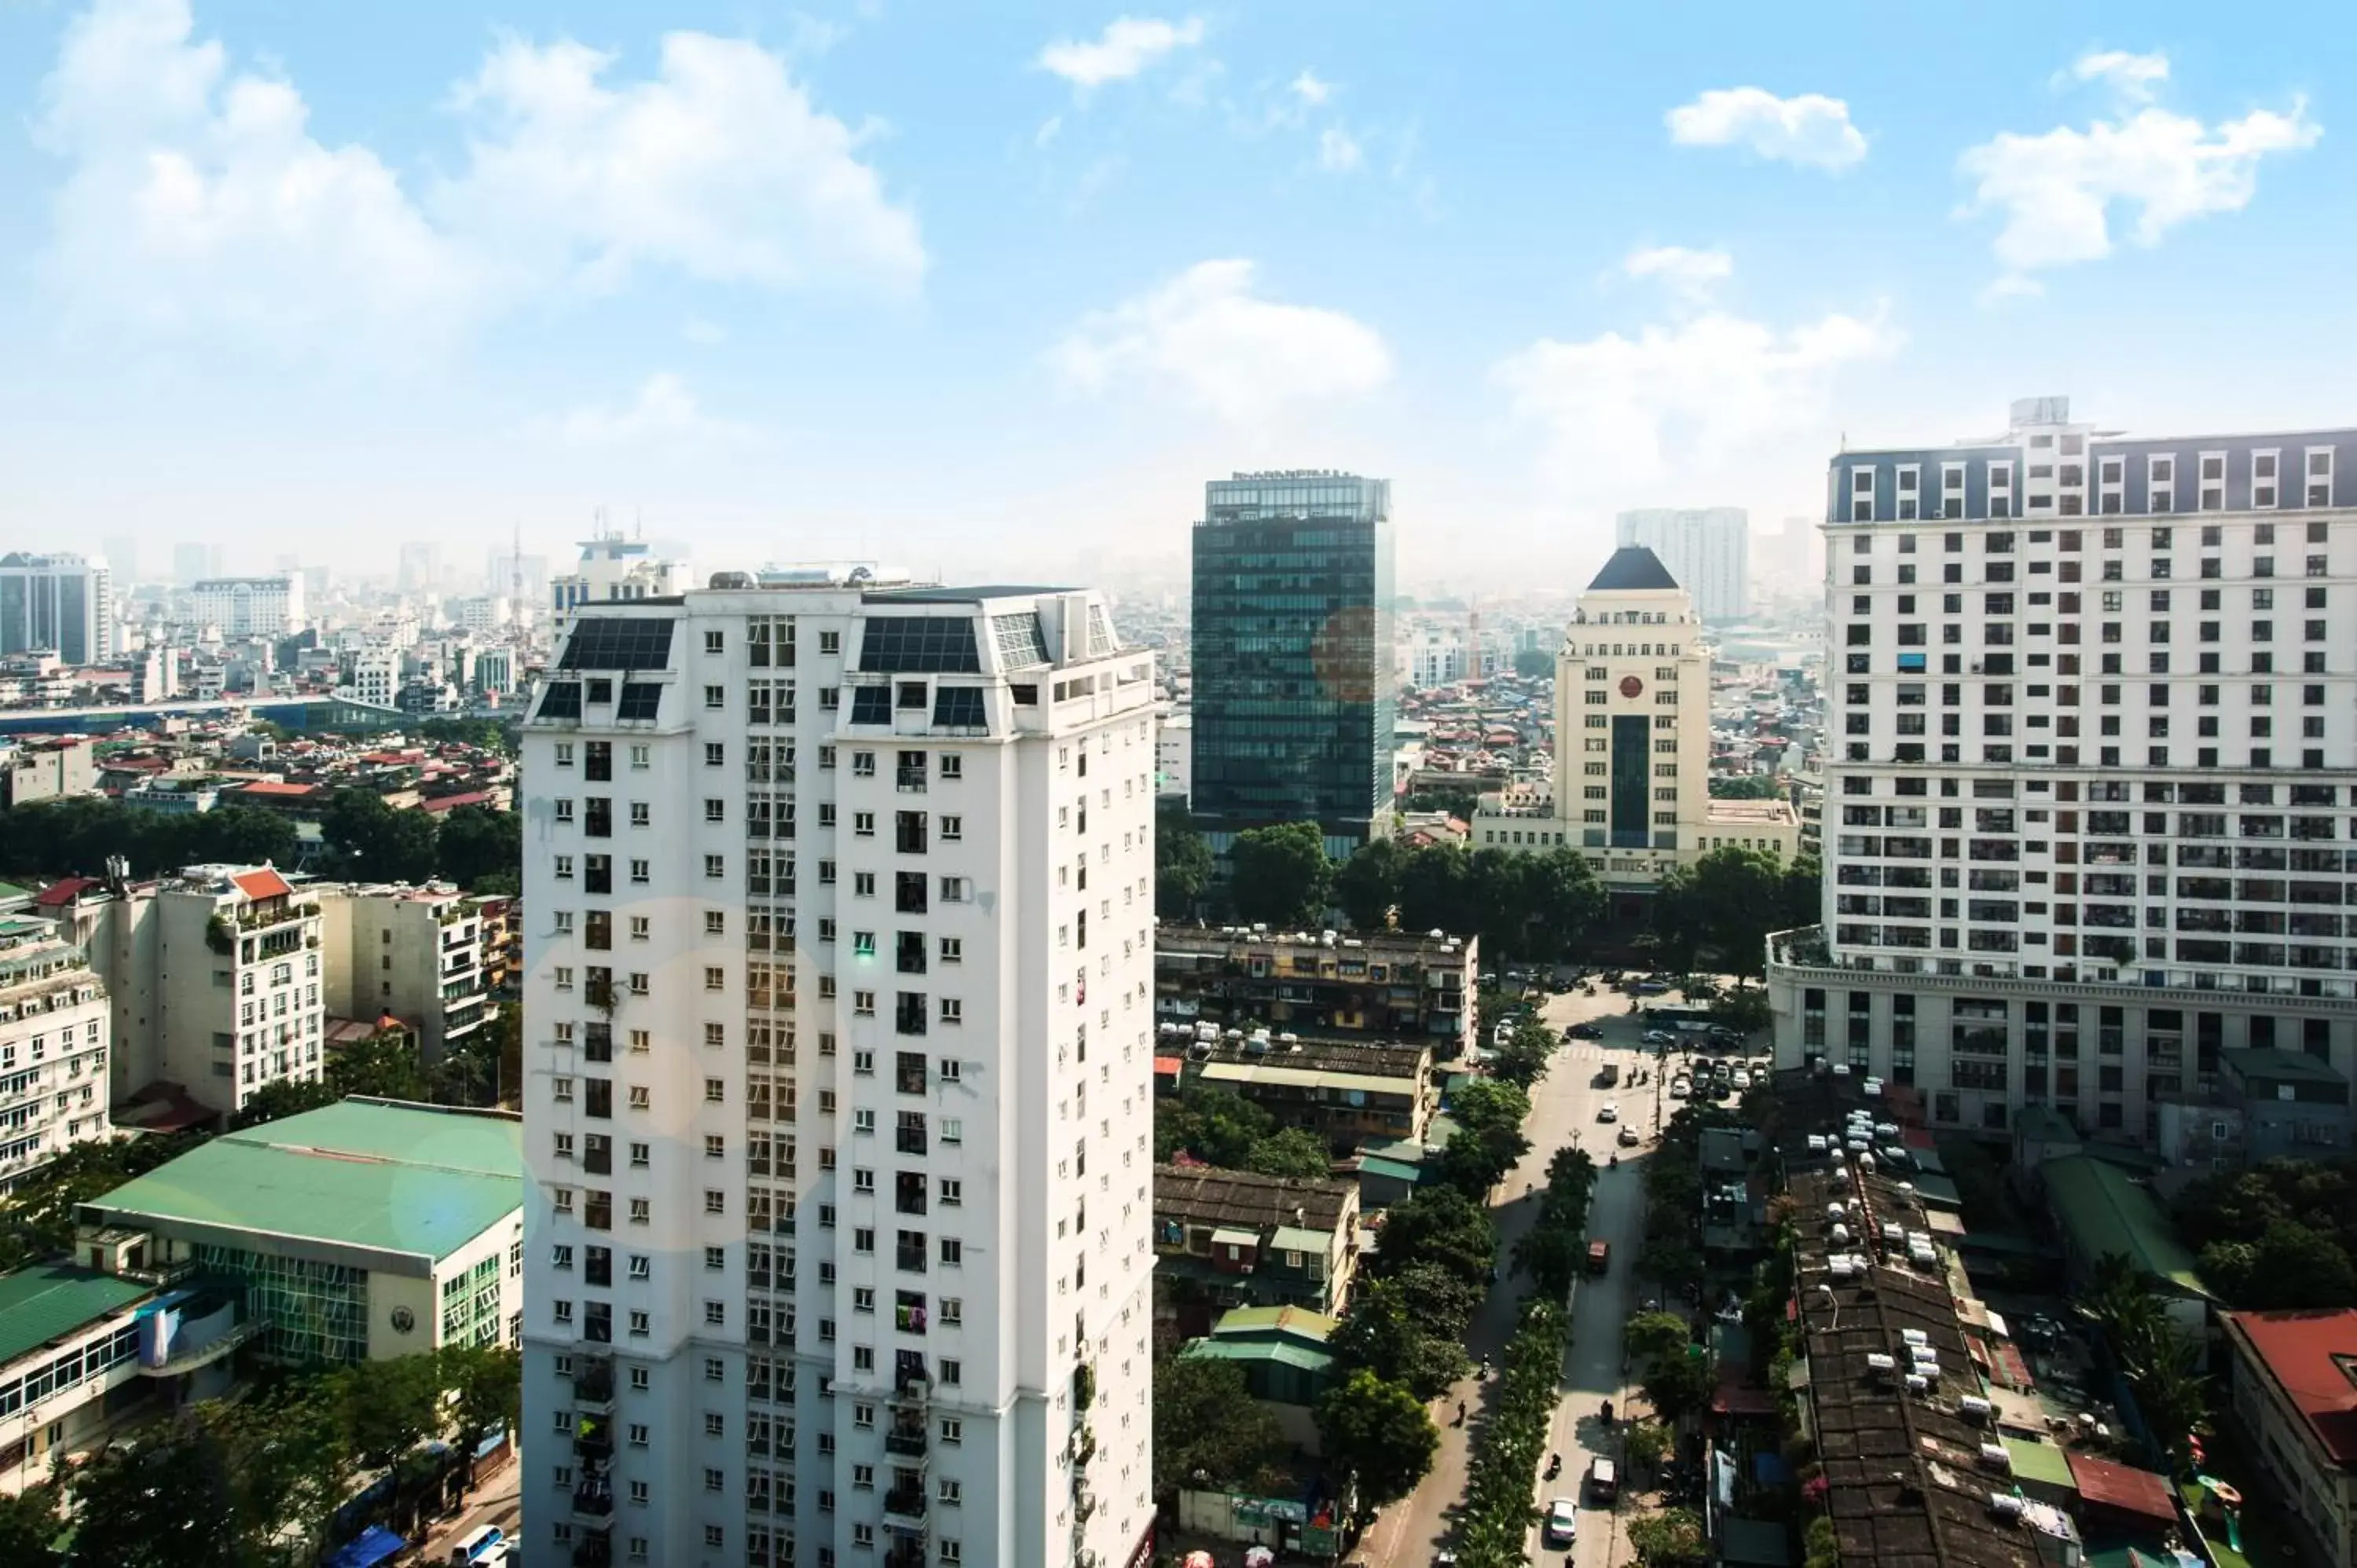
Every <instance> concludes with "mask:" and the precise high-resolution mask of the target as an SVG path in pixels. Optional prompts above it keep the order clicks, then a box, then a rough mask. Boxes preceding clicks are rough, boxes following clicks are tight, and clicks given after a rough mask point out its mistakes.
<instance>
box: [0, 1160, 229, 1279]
mask: <svg viewBox="0 0 2357 1568" xmlns="http://www.w3.org/2000/svg"><path fill="white" fill-rule="evenodd" d="M204 1141H205V1134H204V1133H179V1134H177V1135H174V1136H168V1137H166V1136H157V1135H156V1134H153V1133H150V1134H147V1135H145V1136H142V1137H132V1136H118V1137H113V1138H85V1139H83V1140H81V1142H80V1143H75V1144H67V1145H66V1147H65V1148H64V1149H63V1150H61V1151H59V1155H58V1156H57V1157H56V1158H55V1159H53V1160H51V1161H49V1162H48V1164H47V1165H42V1166H41V1167H39V1168H38V1170H36V1171H34V1172H33V1173H32V1174H31V1175H30V1176H27V1177H26V1178H25V1179H24V1180H23V1181H21V1182H19V1183H18V1184H17V1186H16V1190H15V1191H14V1192H12V1193H10V1194H9V1195H8V1201H7V1202H6V1203H5V1204H0V1273H5V1272H6V1271H8V1270H10V1269H20V1268H22V1267H24V1266H25V1265H26V1264H27V1263H31V1262H39V1261H40V1260H41V1259H43V1258H48V1257H54V1256H56V1255H58V1254H59V1253H61V1252H64V1251H67V1250H69V1249H70V1247H71V1246H72V1245H73V1238H74V1211H75V1210H76V1209H77V1208H81V1205H83V1204H85V1203H88V1202H90V1201H91V1199H92V1198H95V1197H100V1196H102V1195H103V1194H105V1193H109V1192H112V1191H113V1190H114V1189H115V1188H116V1187H121V1186H122V1185H123V1184H124V1183H125V1182H127V1181H129V1180H131V1179H132V1178H133V1177H135V1176H145V1175H146V1174H147V1173H148V1172H149V1171H152V1170H154V1169H155V1168H156V1166H158V1165H163V1164H165V1163H167V1161H170V1160H175V1159H178V1157H179V1156H180V1155H185V1154H187V1153H188V1151H189V1150H190V1149H193V1148H195V1147H197V1145H199V1144H202V1143H203V1142H204Z"/></svg>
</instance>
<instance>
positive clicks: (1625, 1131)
mask: <svg viewBox="0 0 2357 1568" xmlns="http://www.w3.org/2000/svg"><path fill="white" fill-rule="evenodd" d="M1644 1141H1645V1139H1644V1136H1643V1134H1641V1133H1639V1132H1638V1131H1637V1129H1635V1128H1634V1127H1623V1128H1621V1129H1620V1137H1619V1138H1618V1139H1616V1140H1615V1142H1617V1143H1618V1144H1620V1146H1621V1147H1622V1148H1624V1149H1633V1148H1635V1147H1636V1146H1637V1145H1638V1144H1641V1143H1643V1142H1644Z"/></svg>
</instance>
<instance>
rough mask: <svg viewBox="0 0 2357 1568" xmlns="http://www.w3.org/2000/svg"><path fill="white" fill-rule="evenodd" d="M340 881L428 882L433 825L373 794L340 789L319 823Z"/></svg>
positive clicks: (431, 870)
mask: <svg viewBox="0 0 2357 1568" xmlns="http://www.w3.org/2000/svg"><path fill="white" fill-rule="evenodd" d="M319 832H320V835H321V836H322V838H324V839H325V840H326V842H327V846H328V852H329V854H331V855H333V857H334V859H335V863H336V867H337V870H338V871H339V874H340V875H346V876H350V877H354V878H360V879H365V880H368V881H371V882H411V883H417V882H425V881H429V880H431V879H432V877H433V875H434V867H435V825H434V819H433V818H432V817H431V816H429V815H427V814H426V813H425V812H424V811H395V810H393V808H392V807H391V806H388V805H386V804H385V803H384V797H382V795H379V794H377V793H376V792H375V791H374V790H372V789H339V790H337V791H336V793H335V797H334V799H332V800H329V801H328V809H327V811H326V812H325V813H324V814H323V815H322V816H321V818H320V820H319Z"/></svg>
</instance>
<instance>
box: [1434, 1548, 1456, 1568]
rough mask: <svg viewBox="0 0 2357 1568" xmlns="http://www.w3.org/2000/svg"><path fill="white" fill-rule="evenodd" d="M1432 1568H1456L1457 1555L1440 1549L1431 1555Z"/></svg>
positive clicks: (1446, 1549) (1445, 1549)
mask: <svg viewBox="0 0 2357 1568" xmlns="http://www.w3.org/2000/svg"><path fill="white" fill-rule="evenodd" d="M1432 1568H1457V1553H1455V1552H1451V1551H1449V1550H1448V1548H1447V1547H1446V1546H1444V1547H1442V1548H1441V1549H1440V1550H1439V1551H1437V1552H1434V1553H1433V1554H1432Z"/></svg>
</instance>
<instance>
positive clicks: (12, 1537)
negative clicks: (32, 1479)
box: [0, 1482, 66, 1568]
mask: <svg viewBox="0 0 2357 1568" xmlns="http://www.w3.org/2000/svg"><path fill="white" fill-rule="evenodd" d="M65 1527H66V1524H65V1520H63V1519H62V1518H60V1517H59V1513H58V1489H57V1487H53V1486H50V1485H49V1484H48V1483H47V1482H40V1483H37V1484H35V1485H33V1486H29V1487H26V1488H25V1489H24V1490H23V1491H22V1492H19V1493H17V1494H16V1495H15V1496H13V1497H10V1496H7V1495H5V1494H0V1563H23V1564H25V1568H37V1565H38V1564H40V1563H52V1562H55V1561H56V1558H55V1557H54V1556H53V1555H52V1553H51V1552H50V1551H49V1547H50V1543H51V1542H53V1541H56V1540H57V1538H58V1537H59V1535H60V1534H62V1533H63V1532H64V1530H65Z"/></svg>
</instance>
